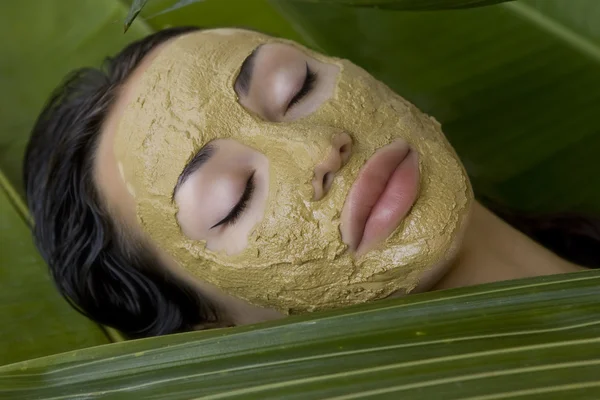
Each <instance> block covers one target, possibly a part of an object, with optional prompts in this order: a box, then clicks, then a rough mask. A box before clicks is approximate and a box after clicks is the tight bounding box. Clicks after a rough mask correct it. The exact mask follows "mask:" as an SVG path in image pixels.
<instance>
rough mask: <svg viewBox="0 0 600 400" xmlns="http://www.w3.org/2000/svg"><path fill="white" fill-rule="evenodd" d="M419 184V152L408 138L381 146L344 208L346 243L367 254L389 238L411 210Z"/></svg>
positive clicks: (343, 223) (343, 221) (367, 165)
mask: <svg viewBox="0 0 600 400" xmlns="http://www.w3.org/2000/svg"><path fill="white" fill-rule="evenodd" d="M418 186H419V165H418V154H417V152H416V151H415V150H412V149H411V147H410V146H409V144H408V143H407V142H406V141H404V140H397V141H395V142H393V143H390V144H389V145H387V146H384V147H382V148H380V149H378V150H377V151H376V152H375V154H373V156H371V158H369V159H368V160H367V162H366V163H365V165H364V166H363V167H362V168H361V169H360V172H359V173H358V176H357V178H356V181H355V182H354V183H353V185H352V187H351V188H350V192H349V193H348V197H347V198H346V201H345V203H344V207H343V208H342V213H341V225H340V230H341V234H342V239H343V240H344V242H345V243H346V244H348V245H349V246H350V248H351V249H352V250H354V251H356V252H357V253H365V252H366V251H368V250H370V249H372V248H373V246H375V245H376V244H378V243H380V242H381V241H383V240H385V239H386V238H387V237H388V236H389V235H390V234H391V233H392V232H393V231H394V230H395V229H396V228H397V227H398V225H399V224H400V222H401V221H402V220H403V219H404V217H405V216H406V215H407V214H408V212H409V211H410V208H411V207H412V205H413V204H414V202H415V201H416V198H417V192H418Z"/></svg>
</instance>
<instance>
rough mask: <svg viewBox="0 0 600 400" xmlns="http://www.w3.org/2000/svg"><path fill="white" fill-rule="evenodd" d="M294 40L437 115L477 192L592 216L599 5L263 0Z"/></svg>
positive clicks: (597, 194)
mask: <svg viewBox="0 0 600 400" xmlns="http://www.w3.org/2000/svg"><path fill="white" fill-rule="evenodd" d="M272 4H274V5H276V6H277V7H278V9H279V10H281V11H282V13H283V14H284V15H286V16H287V18H288V20H289V21H290V22H292V23H293V24H294V27H295V28H297V30H298V31H299V32H301V33H302V34H303V38H304V40H305V42H307V43H309V44H311V45H312V46H313V47H315V48H318V49H320V50H322V51H324V52H326V53H329V54H332V55H337V56H340V57H343V58H348V59H351V60H352V61H354V62H355V63H357V64H359V65H361V66H362V67H364V68H366V69H367V70H368V71H370V72H371V73H372V74H374V75H375V76H376V77H378V78H380V79H381V80H383V81H385V82H386V83H387V84H388V85H390V86H391V87H392V88H393V89H394V90H395V91H397V92H398V93H399V94H401V95H402V96H404V97H406V98H408V99H409V100H410V101H412V102H413V103H415V104H416V105H417V106H418V107H420V108H421V109H423V110H424V111H426V112H427V113H429V114H431V115H433V116H435V117H436V119H438V120H439V121H440V122H441V123H442V125H443V128H444V132H445V133H446V134H447V136H448V137H449V139H450V141H451V143H452V144H453V146H454V147H455V148H456V150H457V152H458V153H459V156H460V157H461V159H462V161H463V162H464V164H465V166H466V168H467V170H468V172H469V175H470V177H471V180H472V182H473V183H474V186H475V189H476V192H477V194H478V195H479V196H480V197H486V198H488V199H491V200H493V201H494V202H496V203H500V204H501V205H505V206H508V207H510V208H513V209H517V210H523V211H527V212H530V211H557V210H558V211H565V210H574V211H579V212H584V213H585V212H590V213H597V214H598V213H600V185H598V184H596V182H598V175H599V173H600V157H598V154H599V153H600V118H599V113H598V110H600V24H598V21H600V2H599V1H597V0H574V1H562V0H539V1H530V0H521V1H514V2H508V3H503V4H499V5H495V6H490V7H481V8H473V9H468V10H450V11H436V12H397V11H390V10H380V9H374V8H356V7H355V8H352V7H345V6H341V5H333V4H313V3H306V2H302V1H300V2H298V1H278V0H273V1H272Z"/></svg>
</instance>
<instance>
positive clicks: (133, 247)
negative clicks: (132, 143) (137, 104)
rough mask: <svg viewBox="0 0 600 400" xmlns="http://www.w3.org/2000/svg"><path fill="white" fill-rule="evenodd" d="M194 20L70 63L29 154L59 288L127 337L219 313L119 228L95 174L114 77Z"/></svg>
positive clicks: (38, 225)
mask: <svg viewBox="0 0 600 400" xmlns="http://www.w3.org/2000/svg"><path fill="white" fill-rule="evenodd" d="M197 29H198V28H194V27H180V28H171V29H166V30H162V31H160V32H157V33H155V34H153V35H150V36H147V37H145V38H143V39H141V40H139V41H137V42H134V43H132V44H130V45H129V46H127V47H126V48H124V49H123V50H122V51H121V52H120V53H119V54H117V55H116V56H115V57H114V58H109V59H107V60H106V61H105V68H104V70H101V69H93V68H83V69H80V70H78V71H75V72H74V73H72V74H71V75H70V76H69V77H68V78H67V79H66V80H65V82H64V83H63V84H62V85H61V86H60V87H59V88H58V89H57V90H56V91H55V92H54V93H53V94H52V95H51V97H50V100H49V101H48V103H47V104H46V106H45V108H44V109H43V111H42V113H41V115H40V116H39V118H38V120H37V122H36V124H35V127H34V128H33V132H32V136H31V140H30V142H29V145H28V147H27V150H26V154H25V160H24V180H25V191H26V195H27V201H28V205H29V209H30V210H31V213H32V215H33V219H34V227H33V233H34V237H35V242H36V245H37V247H38V249H39V250H40V252H41V254H42V256H43V257H44V259H45V260H46V262H47V263H48V265H49V266H50V271H51V274H52V277H53V279H54V282H55V284H56V286H57V287H58V290H59V291H60V293H62V295H63V296H64V297H65V298H66V299H67V301H69V303H71V305H73V306H74V307H75V308H76V309H77V310H79V311H80V312H82V313H83V314H85V315H86V316H88V317H90V318H91V319H93V320H95V321H97V322H99V323H101V324H104V325H108V326H112V327H114V328H117V329H119V330H120V331H122V332H123V333H125V334H126V335H128V336H130V337H144V336H154V335H161V334H166V333H173V332H180V331H186V330H191V329H192V328H193V327H194V326H195V325H199V324H204V323H214V322H216V319H217V312H216V310H215V308H214V306H213V305H211V304H209V303H208V302H207V301H206V299H204V298H202V297H201V296H200V295H199V294H198V293H197V292H196V291H194V290H193V289H191V288H190V287H188V286H187V285H185V284H184V283H183V282H181V281H178V280H177V279H175V278H174V277H172V276H169V274H168V273H167V272H166V271H165V269H164V268H161V265H159V263H158V261H157V257H156V256H155V254H153V251H152V250H151V249H150V248H149V246H148V245H147V244H145V243H142V241H141V240H137V239H134V238H133V236H131V235H127V234H124V233H123V232H122V231H123V230H122V229H120V228H119V226H118V225H117V223H116V221H115V220H114V219H113V217H111V215H110V214H109V213H108V210H107V207H106V205H105V204H104V202H103V200H102V199H101V196H100V194H99V193H98V191H97V189H96V187H95V184H94V179H93V176H94V171H93V161H94V158H95V152H96V147H97V142H98V138H99V136H100V130H101V127H102V123H103V122H104V120H105V118H106V117H107V114H108V112H109V110H110V108H111V106H112V105H113V103H114V102H115V97H116V94H117V90H118V89H119V87H120V86H121V85H122V84H123V83H124V82H125V81H126V79H127V78H128V77H129V76H130V74H131V73H132V72H133V70H134V69H135V68H136V66H137V65H138V64H139V63H140V61H141V60H142V59H143V58H144V56H145V55H146V54H148V52H150V51H151V50H152V49H153V48H155V47H156V46H157V45H159V44H161V43H163V42H165V41H166V40H168V39H170V38H173V37H175V36H178V35H181V34H183V33H186V32H191V31H194V30H197Z"/></svg>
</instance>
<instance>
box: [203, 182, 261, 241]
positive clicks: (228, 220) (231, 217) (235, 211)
mask: <svg viewBox="0 0 600 400" xmlns="http://www.w3.org/2000/svg"><path fill="white" fill-rule="evenodd" d="M255 172H256V171H252V174H251V175H250V177H249V178H248V181H247V182H246V188H245V189H244V193H242V197H240V200H239V201H238V202H237V204H236V205H235V206H234V207H233V208H232V209H231V211H230V212H229V214H227V216H226V217H225V218H223V219H222V220H221V221H219V222H217V223H216V224H215V225H213V226H211V227H210V229H213V228H216V227H217V226H220V225H226V226H229V225H233V224H235V223H236V222H237V220H238V219H239V218H240V216H241V215H242V214H243V212H244V211H245V210H246V208H247V207H248V203H250V200H251V198H252V194H253V193H254V186H255V185H254V173H255Z"/></svg>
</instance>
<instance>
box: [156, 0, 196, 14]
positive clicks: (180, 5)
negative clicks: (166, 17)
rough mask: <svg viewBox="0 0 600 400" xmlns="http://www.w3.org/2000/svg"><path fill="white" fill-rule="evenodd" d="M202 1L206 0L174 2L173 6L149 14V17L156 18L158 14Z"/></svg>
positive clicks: (180, 0)
mask: <svg viewBox="0 0 600 400" xmlns="http://www.w3.org/2000/svg"><path fill="white" fill-rule="evenodd" d="M202 1H204V0H179V1H178V2H177V3H175V4H173V5H172V6H170V7H167V8H165V9H164V10H161V11H159V12H157V13H156V14H154V15H152V16H149V17H147V18H154V17H156V16H159V15H162V14H166V13H170V12H171V11H175V10H179V9H180V8H183V7H187V6H190V5H192V4H194V3H200V2H202Z"/></svg>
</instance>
